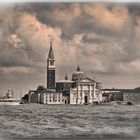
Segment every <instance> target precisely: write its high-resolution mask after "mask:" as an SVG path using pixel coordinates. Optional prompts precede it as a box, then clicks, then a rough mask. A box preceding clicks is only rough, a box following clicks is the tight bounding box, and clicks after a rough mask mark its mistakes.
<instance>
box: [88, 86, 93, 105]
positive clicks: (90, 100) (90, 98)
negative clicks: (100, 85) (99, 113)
mask: <svg viewBox="0 0 140 140" xmlns="http://www.w3.org/2000/svg"><path fill="white" fill-rule="evenodd" d="M89 103H92V97H91V85H89Z"/></svg>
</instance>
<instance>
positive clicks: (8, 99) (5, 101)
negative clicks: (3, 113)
mask: <svg viewBox="0 0 140 140" xmlns="http://www.w3.org/2000/svg"><path fill="white" fill-rule="evenodd" d="M0 105H20V101H19V100H16V99H15V98H14V96H13V91H11V90H8V92H7V93H6V95H5V96H0Z"/></svg>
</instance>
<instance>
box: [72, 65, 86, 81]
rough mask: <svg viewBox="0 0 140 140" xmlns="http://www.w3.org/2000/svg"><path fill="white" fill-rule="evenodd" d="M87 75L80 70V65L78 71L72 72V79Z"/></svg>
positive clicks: (82, 77) (83, 77)
mask: <svg viewBox="0 0 140 140" xmlns="http://www.w3.org/2000/svg"><path fill="white" fill-rule="evenodd" d="M85 78H86V75H85V73H84V72H82V71H81V70H80V67H79V66H78V67H77V71H76V72H74V73H73V74H72V81H76V80H82V79H85Z"/></svg>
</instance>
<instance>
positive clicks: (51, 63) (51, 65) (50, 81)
mask: <svg viewBox="0 0 140 140" xmlns="http://www.w3.org/2000/svg"><path fill="white" fill-rule="evenodd" d="M47 89H55V58H54V54H53V49H52V41H51V42H50V50H49V54H48V58H47Z"/></svg>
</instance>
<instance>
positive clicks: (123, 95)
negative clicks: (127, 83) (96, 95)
mask: <svg viewBox="0 0 140 140" xmlns="http://www.w3.org/2000/svg"><path fill="white" fill-rule="evenodd" d="M102 95H103V99H104V101H106V102H112V101H123V102H126V103H127V102H131V103H132V104H138V103H140V88H139V87H138V88H135V89H114V88H113V89H102Z"/></svg>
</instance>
